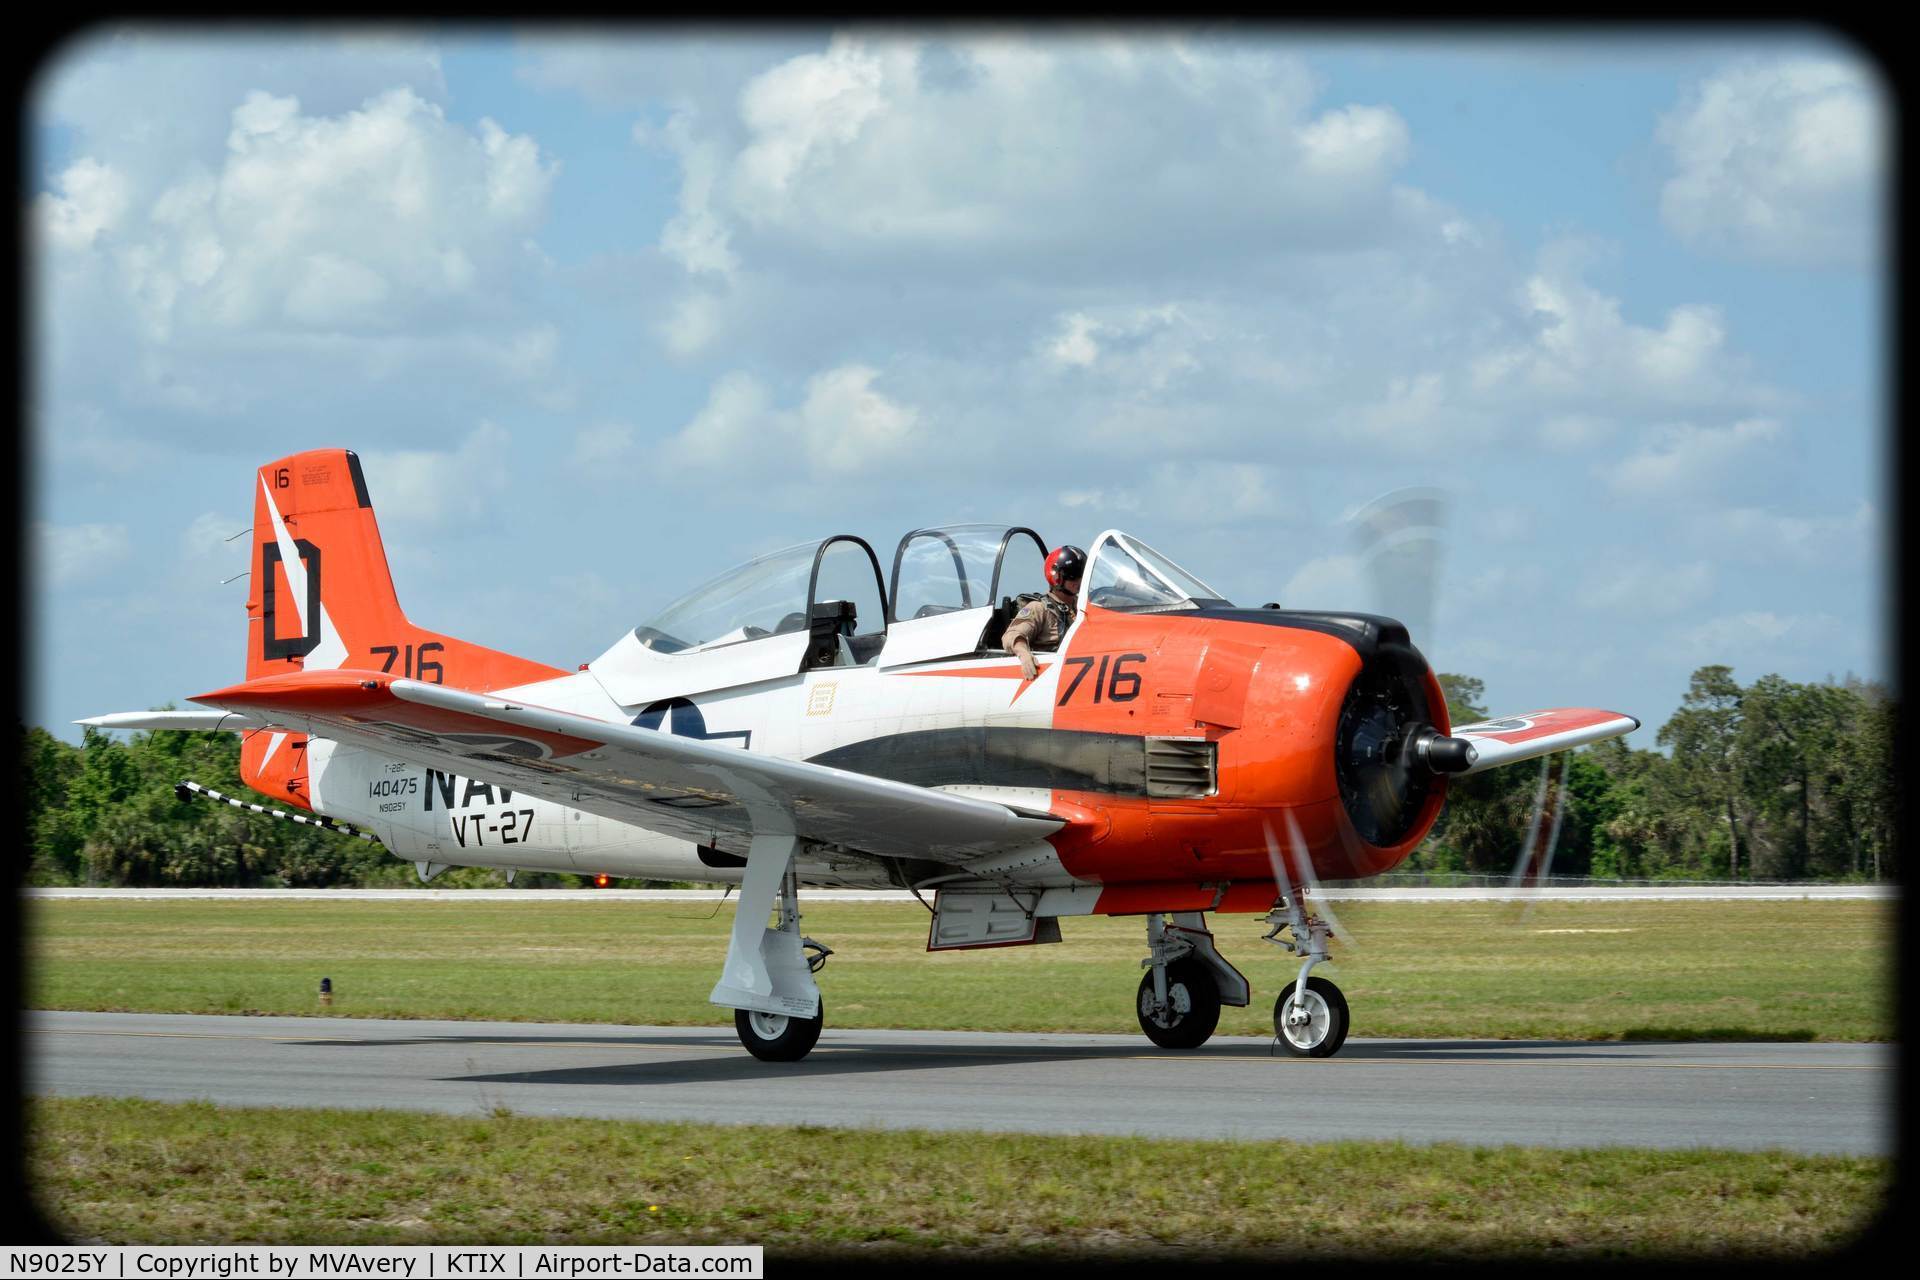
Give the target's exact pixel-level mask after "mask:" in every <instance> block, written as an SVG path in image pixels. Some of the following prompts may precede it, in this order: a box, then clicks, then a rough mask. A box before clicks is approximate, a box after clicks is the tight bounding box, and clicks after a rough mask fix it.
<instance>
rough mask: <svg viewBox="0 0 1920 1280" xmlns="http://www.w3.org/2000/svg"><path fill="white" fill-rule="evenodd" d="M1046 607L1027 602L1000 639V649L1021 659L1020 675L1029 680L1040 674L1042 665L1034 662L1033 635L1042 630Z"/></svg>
mask: <svg viewBox="0 0 1920 1280" xmlns="http://www.w3.org/2000/svg"><path fill="white" fill-rule="evenodd" d="M1046 607H1047V606H1046V605H1044V604H1042V603H1040V601H1038V600H1029V601H1027V603H1025V604H1023V605H1021V606H1020V612H1018V613H1016V614H1014V615H1013V621H1012V622H1010V623H1008V624H1007V629H1006V631H1005V632H1004V633H1003V634H1002V635H1001V637H1000V647H1001V648H1002V649H1005V650H1006V651H1007V652H1008V653H1011V654H1012V655H1013V656H1014V657H1016V658H1018V659H1020V674H1022V675H1024V676H1025V677H1026V678H1027V679H1029V680H1032V679H1035V678H1037V677H1038V676H1039V674H1040V665H1039V664H1038V663H1036V662H1035V661H1034V660H1033V643H1032V642H1033V633H1034V632H1035V631H1037V630H1039V629H1040V622H1041V616H1042V614H1041V611H1042V610H1044V609H1045V608H1046Z"/></svg>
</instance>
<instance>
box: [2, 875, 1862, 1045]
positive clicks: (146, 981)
mask: <svg viewBox="0 0 1920 1280" xmlns="http://www.w3.org/2000/svg"><path fill="white" fill-rule="evenodd" d="M25 905H26V910H25V915H26V924H27V934H28V937H27V957H28V966H29V967H28V971H27V975H26V977H27V997H28V1003H29V1005H30V1006H31V1007H33V1008H40V1009H102V1010H130V1011H140V1012H155V1013H272V1014H312V1013H319V1012H321V1010H320V1009H319V1007H318V1005H317V1001H316V994H315V993H316V990H317V988H318V986H319V982H320V979H321V978H322V977H328V978H331V979H332V980H333V985H334V991H335V999H334V1004H333V1006H332V1010H331V1011H332V1012H333V1013H335V1014H343V1015H350V1016H355V1017H375V1018H479V1019H506V1020H515V1019H517V1020H526V1021H545V1022H613V1023H626V1024H661V1025H683V1026H684V1025H701V1026H715V1025H725V1024H726V1023H727V1022H728V1021H729V1017H728V1015H727V1013H726V1011H724V1010H720V1009H716V1008H714V1006H712V1005H710V1004H708V1003H707V993H708V992H709V991H710V990H712V988H713V983H714V979H715V977H716V976H717V975H718V974H719V972H720V966H721V961H722V959H723V958H724V956H725V955H726V946H727V931H728V930H729V928H731V926H732V921H733V906H732V905H731V904H728V905H727V906H726V907H724V908H723V909H721V910H719V911H717V912H716V911H714V910H713V909H712V908H711V907H706V906H697V905H693V904H679V903H648V902H614V901H608V902H544V903H543V902H541V901H539V900H538V897H537V895H535V894H534V893H532V892H531V891H530V892H529V893H528V900H526V901H524V902H462V901H459V900H423V901H420V902H380V901H372V902H368V901H350V900H341V901H331V902H329V901H319V902H314V901H299V902H271V901H242V902H210V901H179V902H164V901H115V900H66V901H62V900H35V901H31V902H28V903H27V904H25ZM802 906H803V908H804V910H805V918H804V921H803V928H804V929H805V930H806V932H807V933H808V934H810V935H812V936H813V937H815V938H818V939H820V940H821V941H822V942H825V943H826V944H827V945H828V946H831V947H833V948H834V951H835V954H834V956H833V958H832V960H831V961H829V963H828V964H827V967H826V969H825V971H824V972H823V973H822V974H821V976H820V985H821V989H822V991H823V992H824V994H825V998H826V1002H827V1019H828V1022H829V1024H830V1025H831V1026H835V1027H914V1028H924V1029H930V1030H957V1031H1002V1032H1028V1031H1032V1032H1038V1031H1086V1032H1121V1033H1127V1034H1135V1033H1137V1032H1138V1030H1139V1026H1138V1023H1137V1022H1136V1020H1135V1015H1134V1012H1133V1010H1134V996H1135V987H1136V985H1137V984H1138V983H1139V981H1140V973H1141V970H1140V959H1141V957H1142V956H1144V955H1145V954H1146V942H1145V930H1144V927H1143V925H1142V923H1141V920H1140V918H1139V917H1123V918H1118V919H1113V918H1107V917H1083V918H1068V919H1066V920H1063V921H1062V922H1061V926H1062V932H1063V935H1064V939H1065V940H1064V941H1063V942H1062V943H1060V944H1058V945H1050V946H1037V947H1009V948H1003V949H998V950H987V951H973V952H961V953H943V954H939V955H929V954H928V953H927V951H926V939H927V915H926V912H925V911H924V910H922V909H921V908H920V907H919V906H918V905H917V904H914V903H904V904H901V903H837V902H836V903H825V902H823V903H816V904H812V905H808V904H807V903H806V902H805V899H804V895H803V899H802ZM1339 911H1340V915H1341V919H1342V921H1343V923H1345V924H1346V925H1347V926H1348V928H1349V929H1350V930H1351V932H1353V933H1354V934H1355V935H1356V936H1357V937H1358V939H1359V942H1360V944H1361V945H1360V947H1359V949H1357V950H1347V949H1345V948H1344V947H1342V946H1340V945H1339V944H1336V946H1335V952H1334V955H1335V960H1336V963H1335V964H1334V966H1333V967H1332V969H1331V971H1330V976H1332V977H1333V978H1334V979H1335V981H1337V982H1338V983H1339V985H1340V987H1341V989H1342V990H1343V991H1344V992H1345V993H1346V995H1347V1000H1348V1003H1349V1005H1350V1006H1351V1007H1352V1010H1353V1019H1354V1022H1353V1034H1355V1035H1356V1036H1362V1037H1365V1036H1417V1037H1454V1036H1461V1037H1490V1038H1500V1039H1534V1038H1540V1039H1569V1040H1621V1039H1716V1040H1852V1041H1865V1040H1890V1039H1892V1038H1893V1025H1894V1019H1893V986H1892V977H1891V975H1892V956H1893V942H1894V927H1895V912H1896V908H1895V905H1894V904H1891V903H1879V902H1845V901H1840V902H1778V901H1765V902H1554V901H1540V902H1536V903H1534V904H1532V906H1531V907H1530V908H1528V909H1523V908H1521V907H1519V906H1517V905H1515V904H1509V903H1452V902H1439V903H1380V902H1361V903H1350V904H1344V905H1342V906H1341V907H1340V908H1339ZM1210 920H1211V924H1212V927H1213V929H1214V932H1215V935H1216V937H1217V938H1218V940H1219V946H1220V948H1221V950H1222V952H1223V953H1224V954H1225V955H1226V956H1227V958H1228V959H1229V960H1231V961H1232V962H1233V963H1234V964H1235V965H1236V966H1238V967H1239V968H1240V970H1241V971H1242V972H1243V973H1245V974H1246V975H1247V977H1248V979H1249V980H1250V981H1251V982H1252V983H1253V990H1254V1003H1253V1005H1252V1006H1251V1007H1250V1008H1246V1009H1228V1010H1226V1011H1225V1012H1224V1014H1223V1016H1222V1018H1221V1022H1220V1033H1221V1034H1223V1035H1259V1036H1265V1035H1271V1034H1272V1008H1273V1000H1274V997H1275V996H1277V995H1278V994H1279V992H1280V989H1281V988H1282V987H1283V986H1285V985H1286V984H1287V983H1288V982H1289V981H1291V980H1292V978H1293V976H1294V974H1295V971H1296V969H1297V967H1298V966H1297V963H1296V962H1295V961H1294V960H1293V959H1292V958H1291V957H1289V956H1287V955H1285V954H1284V953H1282V952H1281V951H1279V950H1278V949H1277V948H1275V947H1273V946H1270V945H1268V944H1266V943H1263V942H1261V941H1260V940H1259V934H1260V932H1261V929H1260V926H1259V923H1258V917H1255V916H1215V917H1210ZM1323 972H1327V971H1323Z"/></svg>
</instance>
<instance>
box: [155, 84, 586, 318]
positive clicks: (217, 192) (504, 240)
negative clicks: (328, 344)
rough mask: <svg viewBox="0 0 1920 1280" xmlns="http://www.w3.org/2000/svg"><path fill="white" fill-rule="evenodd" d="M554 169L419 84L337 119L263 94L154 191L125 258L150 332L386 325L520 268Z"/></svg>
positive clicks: (521, 143) (455, 301) (465, 299)
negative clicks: (445, 106)
mask: <svg viewBox="0 0 1920 1280" xmlns="http://www.w3.org/2000/svg"><path fill="white" fill-rule="evenodd" d="M554 172H555V168H554V166H553V165H552V164H551V163H548V164H544V165H543V164H542V163H541V161H540V159H539V156H538V152H537V148H536V147H535V146H534V145H533V143H532V142H531V140H530V139H526V138H515V137H510V136H508V135H507V134H505V133H504V132H503V131H502V130H500V129H499V128H498V126H496V125H494V124H493V123H492V122H491V121H483V122H482V124H481V130H480V133H479V135H478V136H475V135H474V134H472V133H470V132H468V131H467V130H465V129H464V128H461V127H460V126H457V125H454V124H451V123H449V122H448V121H447V119H446V117H445V114H444V113H443V112H442V111H441V109H440V108H439V107H438V106H436V105H434V104H432V103H428V102H426V101H424V100H422V99H421V98H420V97H418V96H417V95H416V94H414V93H413V92H412V91H411V90H409V89H404V88H401V89H394V90H390V91H388V92H386V93H383V94H380V95H378V96H377V97H374V98H371V99H369V100H368V101H367V102H366V103H364V104H363V105H362V106H361V107H360V108H359V109H357V110H354V111H350V112H346V113H344V114H342V115H339V116H326V117H315V116H309V115H305V114H303V113H302V112H301V110H300V104H299V102H298V101H297V100H295V99H293V98H280V97H274V96H273V95H271V94H267V93H262V92H259V91H255V92H253V93H250V94H249V95H247V97H246V99H245V100H244V101H243V102H241V103H240V104H239V105H238V106H237V107H235V108H234V111H233V115H232V126H231V129H230V130H229V132H228V134H227V141H226V155H225V156H224V157H223V158H222V161H221V164H220V167H219V168H218V170H217V171H214V172H210V173H198V174H194V175H192V176H189V177H187V178H185V179H183V180H181V181H179V182H176V183H174V184H173V185H171V186H169V187H167V188H166V189H165V190H163V191H161V192H159V193H158V195H157V196H156V197H155V199H154V203H153V205H152V210H151V213H150V215H149V218H148V219H147V226H146V227H144V228H142V232H141V233H140V234H139V235H137V236H135V237H134V238H133V239H134V243H133V244H132V245H131V246H130V247H129V250H128V252H127V253H125V254H124V255H122V257H121V258H120V261H119V262H118V264H117V265H118V268H119V271H120V274H121V276H122V279H123V280H124V282H125V285H126V287H127V290H128V292H129V293H130V294H132V295H133V296H134V298H135V299H136V300H137V301H138V302H139V303H140V304H141V305H142V307H143V310H144V311H145V312H146V314H147V319H148V324H149V326H150V329H151V330H152V331H153V332H154V333H155V334H158V335H164V334H166V333H167V332H168V331H169V330H170V329H171V327H172V325H173V324H174V323H175V322H176V320H186V321H188V322H192V323H197V324H199V325H201V326H205V327H208V328H213V329H223V330H230V331H247V330H253V329H257V328H260V327H267V328H292V329H295V330H303V329H309V330H310V329H329V330H348V331H360V332H365V331H370V330H371V331H389V330H392V329H395V328H397V327H399V326H400V325H401V324H402V323H403V322H408V321H414V322H417V321H419V320H421V319H423V318H425V317H426V316H430V315H432V314H433V313H434V312H435V311H436V310H439V311H440V313H441V314H440V318H441V319H442V320H445V319H446V318H447V311H448V308H450V307H452V306H457V305H459V304H463V303H465V304H469V305H470V304H471V303H472V302H473V301H474V300H475V299H476V296H477V295H478V294H479V293H481V292H482V290H481V286H482V284H483V282H485V281H486V279H487V277H490V276H491V277H494V278H495V282H496V283H497V278H498V277H499V276H501V275H503V274H505V273H506V272H508V271H510V270H511V268H512V265H513V260H514V259H516V258H518V257H519V256H520V253H521V250H520V241H521V239H522V238H523V237H524V236H525V235H526V234H527V233H528V232H529V231H531V230H532V229H533V227H534V226H535V225H536V224H537V222H538V220H539V218H540V216H541V213H542V211H543V208H544V203H545V199H546V194H547V190H548V188H549V187H550V185H551V183H552V180H553V176H554Z"/></svg>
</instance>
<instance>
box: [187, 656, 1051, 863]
mask: <svg viewBox="0 0 1920 1280" xmlns="http://www.w3.org/2000/svg"><path fill="white" fill-rule="evenodd" d="M193 701H195V702H198V703H201V704H203V705H207V706H214V707H219V708H222V709H224V710H228V711H234V712H239V713H240V714H242V715H245V716H248V717H249V718H251V719H253V720H255V721H259V722H262V723H273V724H277V725H284V726H287V727H289V728H293V729H298V730H301V731H303V732H306V733H308V734H312V735H315V736H319V737H326V738H333V739H335V740H337V741H340V742H346V743H352V744H354V745H357V746H364V747H367V748H370V749H373V750H377V751H380V752H383V753H385V754H387V755H390V756H393V757H394V758H396V759H400V760H407V761H411V762H414V763H417V764H421V765H424V766H430V767H433V768H436V769H441V770H443V771H446V772H457V773H459V774H461V775H463V776H466V777H470V778H475V779H478V780H480V781H483V782H489V783H493V784H494V785H497V786H506V787H511V788H513V789H514V790H516V791H524V792H527V793H529V794H531V795H537V796H539V797H541V798H542V799H547V800H552V801H554V802H556V803H558V804H564V805H570V806H572V807H574V808H578V809H582V810H585V811H587V812H589V813H597V814H600V815H602V816H604V817H609V818H613V819H615V820H617V821H620V822H627V823H631V824H632V825H634V826H637V827H643V828H645V829H647V830H650V831H657V832H660V833H661V834H664V835H669V836H674V837H676V838H679V839H684V840H692V841H695V842H697V843H703V844H704V843H711V842H712V841H713V839H714V838H715V837H716V835H719V834H721V833H725V834H731V835H736V836H744V837H751V836H752V835H754V834H756V833H757V834H762V835H766V834H781V835H791V836H795V837H798V838H799V839H802V840H808V841H815V842H819V843H822V844H830V845H837V846H840V847H842V848H846V849H849V850H853V851H857V852H862V853H868V854H875V855H881V856H890V857H913V858H932V859H936V860H939V861H948V862H960V861H964V860H966V859H970V858H974V857H977V856H979V855H982V854H986V853H992V852H997V851H1000V850H1005V849H1010V848H1016V847H1019V846H1021V845H1027V844H1032V843H1034V842H1036V841H1038V840H1040V839H1042V838H1044V837H1045V836H1047V835H1049V834H1051V833H1052V832H1055V831H1058V830H1059V829H1060V828H1061V827H1062V826H1063V825H1065V824H1064V823H1063V822H1062V821H1061V820H1060V819H1058V818H1054V817H1051V816H1043V815H1038V814H1028V813H1022V812H1017V811H1015V810H1013V809H1010V808H1008V807H1007V806H1005V805H1000V804H995V803H993V802H991V801H987V800H981V799H977V798H975V797H971V796H960V795H951V794H948V793H946V792H941V791H930V790H928V789H926V788H924V787H916V786H913V785H911V784H908V783H902V782H894V781H890V780H888V779H885V778H874V777H869V776H867V775H865V774H858V773H850V772H847V771H845V770H842V769H834V768H830V767H828V766H825V765H818V764H809V763H806V762H804V761H798V760H786V759H782V758H780V757H776V756H767V755H758V754H753V753H749V752H745V751H739V750H736V749H732V748H728V747H720V746H715V745H712V744H710V743H706V742H701V741H699V740H697V739H692V738H684V737H677V736H675V735H673V734H669V733H663V732H660V731H659V730H655V729H641V728H637V727H635V726H633V725H627V724H618V723H612V722H608V721H602V720H594V719H591V718H589V717H586V716H580V715H575V714H573V713H571V712H566V711H556V710H554V709H552V708H549V707H540V706H535V705H532V704H530V703H526V702H521V701H518V700H509V699H502V698H499V697H494V696H489V695H486V694H479V693H471V692H468V691H465V690H461V689H451V688H447V687H446V686H444V685H436V684H423V683H421V682H419V681H415V680H405V679H394V678H392V677H389V676H382V675H376V674H373V673H370V672H364V671H313V672H299V673H295V674H292V675H285V676H271V677H265V678H262V679H258V680H251V681H248V682H246V683H245V684H238V685H234V686H232V687H230V688H227V689H221V690H217V691H215V692H213V693H207V694H202V695H201V696H199V697H197V698H194V699H193Z"/></svg>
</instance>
